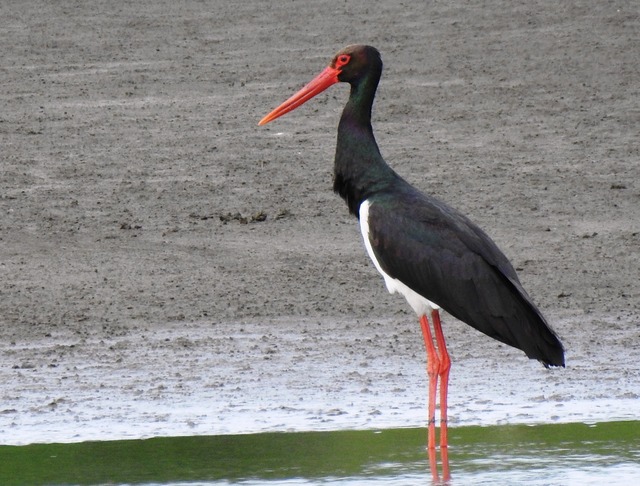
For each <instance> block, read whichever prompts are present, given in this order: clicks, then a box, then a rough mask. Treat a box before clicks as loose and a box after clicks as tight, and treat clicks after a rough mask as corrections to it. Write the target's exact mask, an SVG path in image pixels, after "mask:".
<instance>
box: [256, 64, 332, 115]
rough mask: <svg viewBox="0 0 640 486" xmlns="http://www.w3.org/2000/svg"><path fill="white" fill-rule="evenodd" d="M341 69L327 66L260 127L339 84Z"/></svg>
mask: <svg viewBox="0 0 640 486" xmlns="http://www.w3.org/2000/svg"><path fill="white" fill-rule="evenodd" d="M339 74H340V69H336V68H334V67H331V66H327V67H326V68H325V69H324V70H323V71H322V72H321V73H320V74H318V75H317V76H316V77H315V78H313V79H312V80H311V81H310V82H309V84H307V85H306V86H305V87H304V88H302V89H301V90H300V91H298V92H297V93H296V94H294V95H293V96H292V97H291V98H289V99H288V100H287V101H285V102H284V103H282V104H281V105H280V106H278V107H277V108H276V109H275V110H273V111H272V112H271V113H269V114H268V115H267V116H265V117H264V118H263V119H262V120H260V122H259V123H258V125H264V124H266V123H269V122H270V121H272V120H275V119H276V118H278V117H281V116H282V115H284V114H285V113H289V112H290V111H291V110H295V109H296V108H297V107H298V106H300V105H302V104H304V103H306V102H307V101H309V100H310V99H311V98H313V97H314V96H315V95H317V94H319V93H322V92H323V91H324V90H325V89H327V88H328V87H329V86H331V85H334V84H336V83H337V82H339V79H338V75H339Z"/></svg>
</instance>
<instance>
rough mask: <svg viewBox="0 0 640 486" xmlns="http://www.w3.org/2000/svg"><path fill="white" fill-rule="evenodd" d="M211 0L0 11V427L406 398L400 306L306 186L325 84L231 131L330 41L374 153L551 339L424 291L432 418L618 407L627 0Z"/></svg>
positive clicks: (334, 97)
mask: <svg viewBox="0 0 640 486" xmlns="http://www.w3.org/2000/svg"><path fill="white" fill-rule="evenodd" d="M218 3H220V2H199V1H186V2H164V1H142V2H135V3H133V4H132V3H131V2H112V1H109V2H107V1H95V2H90V4H85V3H78V2H72V1H62V2H54V3H51V2H43V1H24V2H9V4H6V5H5V4H3V5H2V6H0V19H2V20H0V38H1V39H2V45H3V49H2V54H1V55H0V56H1V58H2V65H1V66H0V72H1V73H2V80H3V83H2V84H3V87H4V89H3V90H2V93H1V94H0V99H1V100H2V106H3V110H2V113H0V144H1V147H2V148H1V151H2V155H1V160H2V176H1V177H0V277H1V278H0V382H1V383H2V386H1V387H0V443H4V444H6V443H25V442H34V441H35V442H43V441H44V442H47V441H53V440H55V441H69V440H84V439H88V438H92V439H105V438H107V439H108V438H118V437H140V436H149V435H168V434H186V433H198V434H216V433H229V432H249V431H259V430H292V429H296V430H298V429H305V430H307V429H318V428H331V427H340V428H342V427H350V428H362V427H372V428H376V427H385V426H416V425H420V424H421V423H422V422H421V421H422V420H423V419H424V405H425V400H426V394H425V388H426V379H425V377H424V356H423V349H422V343H421V337H420V331H419V327H418V325H417V322H416V320H415V317H414V316H413V315H412V314H411V312H410V310H409V308H408V306H407V305H406V303H405V302H403V301H402V299H401V298H399V297H398V296H392V295H388V294H387V292H386V290H385V288H384V285H383V282H382V279H381V278H380V277H379V275H378V274H377V272H376V270H375V268H374V267H373V265H372V264H371V263H370V262H369V261H368V257H367V256H366V253H365V251H364V249H363V247H362V242H361V237H360V234H359V230H358V227H357V222H356V220H355V219H353V218H352V217H351V216H349V214H348V212H347V210H346V207H345V205H344V203H343V201H341V200H340V199H339V198H338V197H337V196H335V195H334V194H333V193H332V191H331V184H332V181H331V174H332V160H333V153H334V146H335V130H336V126H337V122H338V118H339V114H340V111H341V109H342V106H343V103H344V101H345V99H346V96H347V93H348V88H347V87H346V86H337V87H334V88H333V89H332V90H329V91H328V92H327V93H325V94H323V95H321V96H319V97H318V99H316V100H314V101H313V102H310V103H308V104H307V105H306V106H305V107H303V108H300V109H299V110H297V111H296V112H295V113H293V114H291V115H289V116H287V117H284V118H282V119H281V120H278V121H277V122H274V123H272V124H270V125H268V126H266V127H257V121H258V120H259V119H260V118H261V117H262V116H263V115H264V114H266V113H267V112H268V111H270V110H271V109H272V108H273V107H274V106H276V105H277V104H279V103H280V102H281V101H283V100H284V99H285V98H286V97H288V96H289V95H290V94H292V93H293V92H294V91H295V90H296V89H298V88H299V87H301V86H302V85H303V84H305V83H306V82H307V81H308V80H309V79H311V77H312V76H314V75H315V74H316V73H317V72H319V71H320V69H322V68H323V67H324V66H325V65H326V63H327V62H328V60H329V59H330V58H331V56H332V55H333V54H334V52H335V51H336V50H338V49H339V48H341V47H343V46H344V45H346V44H350V43H356V42H357V43H369V44H372V45H374V46H376V47H377V48H378V49H379V50H380V51H381V52H382V55H383V60H384V63H385V71H384V73H383V78H382V81H381V85H380V88H379V94H378V97H377V101H376V105H375V107H374V129H375V131H376V136H377V139H378V143H379V145H380V147H381V150H382V152H383V154H384V156H385V158H386V159H387V161H388V162H389V163H390V164H391V165H392V166H393V167H394V168H395V169H396V170H397V171H398V172H399V173H400V174H402V175H403V176H404V177H405V178H407V179H408V180H410V181H411V182H412V183H414V184H415V185H416V186H418V187H420V188H421V189H423V190H424V191H427V192H430V193H432V194H434V195H436V196H438V197H440V198H441V199H443V200H445V201H447V202H448V203H450V204H451V205H453V206H455V207H457V208H458V209H460V210H461V211H463V212H464V213H466V214H467V215H469V216H470V217H471V218H472V219H473V220H474V221H476V222H477V223H478V224H480V226H482V227H483V228H484V229H486V230H487V232H488V233H489V234H490V235H491V236H492V237H493V238H494V239H495V241H496V242H497V243H498V245H499V246H500V247H501V248H502V249H503V250H504V252H505V253H506V254H507V256H509V257H510V258H511V260H512V261H513V263H514V266H515V267H516V268H517V270H518V273H519V275H520V277H521V280H522V282H523V284H524V286H525V288H527V290H528V291H529V293H530V294H531V295H532V297H533V299H534V301H535V302H536V303H537V304H538V305H539V306H540V308H541V309H542V310H543V312H544V313H545V315H547V317H548V318H549V320H550V321H551V322H552V323H553V325H554V328H555V329H556V331H557V332H558V334H559V335H560V336H561V338H562V339H563V342H564V343H565V346H566V349H567V369H565V370H552V371H547V370H544V369H543V368H542V367H540V366H539V365H537V364H536V363H532V362H529V361H528V360H527V359H526V357H525V356H524V355H522V353H520V352H518V351H515V350H510V349H507V348H506V347H504V346H500V345H499V344H498V343H496V342H493V341H492V340H490V339H488V338H486V337H484V336H482V335H480V334H479V333H477V332H475V331H473V330H472V329H469V328H467V327H466V326H464V325H462V324H460V323H458V322H455V321H454V320H453V319H452V318H451V317H449V316H445V321H446V322H445V332H446V333H447V336H448V339H449V343H450V347H451V352H452V355H453V359H454V370H453V372H452V378H451V380H452V383H451V392H450V393H451V398H450V403H451V407H452V409H451V411H452V415H453V421H457V423H460V424H467V423H483V424H488V423H502V422H543V421H575V420H584V421H590V420H610V419H620V418H622V419H624V418H634V417H635V418H637V416H638V413H639V412H640V410H639V409H638V406H637V405H636V403H637V399H638V395H639V394H640V388H639V387H638V383H639V382H640V380H639V378H640V344H638V343H640V326H639V324H640V279H639V278H638V276H639V275H640V182H639V181H640V139H639V137H638V127H639V126H640V124H639V120H640V102H639V100H640V93H639V87H640V83H639V81H638V80H639V79H640V62H639V58H638V53H639V52H640V40H639V38H638V35H637V33H638V30H639V28H640V17H639V11H638V8H634V7H632V6H631V5H630V4H629V3H627V2H607V3H602V2H597V1H585V2H580V3H578V4H572V5H571V6H569V5H565V4H562V3H560V4H558V3H557V2H551V1H535V2H525V3H519V4H516V5H514V4H513V3H512V2H504V1H498V0H496V1H492V2H484V3H483V4H482V6H481V7H480V6H477V7H471V6H469V5H468V4H466V3H457V2H454V3H447V4H442V3H438V2H436V3H429V4H425V3H424V2H403V3H397V2H390V1H385V2H378V3H377V4H376V5H375V6H373V5H372V4H367V3H365V2H351V1H348V2H341V3H340V4H335V3H333V2H328V1H316V2H285V3H279V4H278V3H277V2H276V3H274V2H262V1H250V2H243V3H241V4H239V5H232V4H228V5H218ZM294 4H295V7H293V5H294ZM302 12H304V15H303V16H301V15H299V14H298V13H300V14H301V13H302ZM487 370H490V371H491V372H494V373H496V374H497V378H496V377H495V376H494V377H491V376H489V375H488V374H487ZM502 384H504V385H502ZM503 386H504V387H506V388H502V387H503Z"/></svg>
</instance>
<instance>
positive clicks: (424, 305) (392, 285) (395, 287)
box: [359, 200, 440, 317]
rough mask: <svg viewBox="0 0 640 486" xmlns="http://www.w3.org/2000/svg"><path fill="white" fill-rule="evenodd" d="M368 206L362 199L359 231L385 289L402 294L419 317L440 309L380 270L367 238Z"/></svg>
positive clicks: (369, 204)
mask: <svg viewBox="0 0 640 486" xmlns="http://www.w3.org/2000/svg"><path fill="white" fill-rule="evenodd" d="M369 206H371V203H370V202H369V201H368V200H366V201H363V203H362V204H361V205H360V211H359V212H360V231H362V238H363V240H364V246H365V248H366V249H367V253H368V254H369V257H370V258H371V261H373V264H374V265H375V266H376V268H377V269H378V272H380V274H381V275H382V276H383V277H384V283H385V285H386V286H387V290H388V291H389V292H390V293H392V294H395V293H396V292H398V293H400V294H402V295H403V296H404V298H405V299H407V302H409V305H410V306H411V308H412V309H413V310H414V312H415V313H416V314H417V315H418V316H419V317H420V316H422V315H424V314H427V315H429V313H430V312H431V311H432V310H433V309H440V307H438V306H437V305H436V304H434V303H433V302H431V301H430V300H428V299H425V298H424V297H423V296H422V295H420V294H418V293H417V292H415V291H413V290H411V289H410V288H409V287H407V286H406V285H405V284H403V283H402V282H401V281H400V280H398V279H397V278H393V277H391V276H389V275H388V274H387V273H386V272H385V271H384V270H382V267H380V263H378V259H377V258H376V255H375V253H373V248H372V247H371V241H370V239H369Z"/></svg>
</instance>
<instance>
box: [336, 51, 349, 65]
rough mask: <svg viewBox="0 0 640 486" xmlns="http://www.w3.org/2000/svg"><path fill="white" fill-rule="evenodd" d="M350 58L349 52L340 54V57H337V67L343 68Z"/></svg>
mask: <svg viewBox="0 0 640 486" xmlns="http://www.w3.org/2000/svg"><path fill="white" fill-rule="evenodd" d="M350 60H351V56H350V55H349V54H341V55H339V56H338V59H336V67H337V68H341V67H342V66H344V65H346V64H349V61H350Z"/></svg>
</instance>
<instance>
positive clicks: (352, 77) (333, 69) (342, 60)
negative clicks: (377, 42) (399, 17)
mask: <svg viewBox="0 0 640 486" xmlns="http://www.w3.org/2000/svg"><path fill="white" fill-rule="evenodd" d="M372 69H376V70H381V69H382V60H381V58H380V53H379V52H378V50H377V49H376V48H375V47H371V46H366V45H352V46H347V47H345V48H344V49H341V50H340V51H339V52H338V53H337V54H336V55H335V56H334V57H333V59H332V60H331V63H330V64H329V65H328V66H327V67H326V68H325V69H324V70H323V71H322V72H321V73H320V74H318V75H317V76H316V77H315V78H313V79H312V80H311V81H310V82H309V83H308V84H307V85H306V86H305V87H303V88H302V89H301V90H300V91H298V92H297V93H296V94H294V95H293V96H292V97H291V98H289V99H288V100H287V101H285V102H284V103H282V104H281V105H280V106H278V107H277V108H276V109H274V110H273V111H272V112H271V113H269V114H268V115H267V116H265V117H264V118H263V119H262V120H260V122H259V123H258V125H264V124H266V123H269V122H270V121H273V120H275V119H276V118H279V117H281V116H282V115H284V114H285V113H289V112H290V111H292V110H294V109H296V108H297V107H298V106H300V105H302V104H304V103H306V102H307V101H309V100H310V99H311V98H313V97H314V96H316V95H317V94H319V93H322V92H323V91H324V90H325V89H327V88H328V87H329V86H332V85H334V84H336V83H339V82H345V83H350V84H351V85H354V84H357V83H358V82H359V81H360V80H361V79H363V78H364V77H365V76H366V74H367V73H368V72H370V71H371V70H372Z"/></svg>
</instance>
